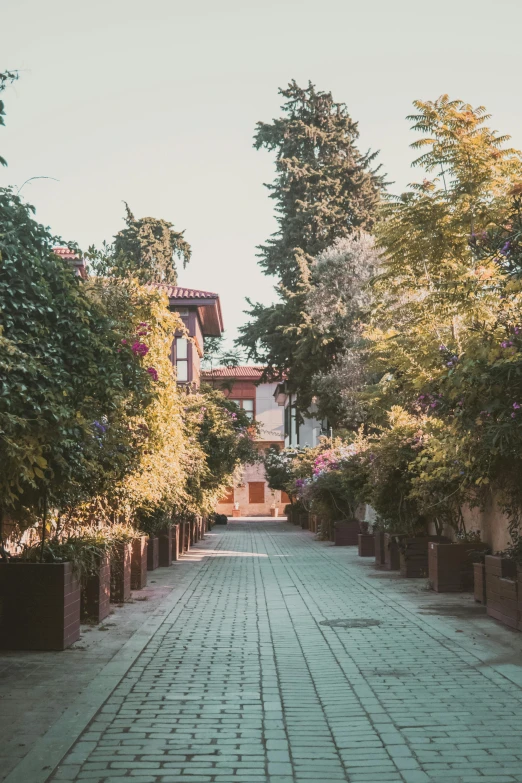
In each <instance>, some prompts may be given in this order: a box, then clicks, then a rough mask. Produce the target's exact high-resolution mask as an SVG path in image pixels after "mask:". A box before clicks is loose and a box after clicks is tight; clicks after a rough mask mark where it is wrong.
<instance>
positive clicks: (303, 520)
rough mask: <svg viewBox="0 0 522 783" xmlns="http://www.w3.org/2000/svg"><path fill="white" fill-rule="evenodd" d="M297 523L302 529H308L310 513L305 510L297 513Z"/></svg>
mask: <svg viewBox="0 0 522 783" xmlns="http://www.w3.org/2000/svg"><path fill="white" fill-rule="evenodd" d="M299 524H300V525H301V528H302V529H303V530H308V529H309V527H310V515H309V514H308V513H306V512H305V513H304V514H299Z"/></svg>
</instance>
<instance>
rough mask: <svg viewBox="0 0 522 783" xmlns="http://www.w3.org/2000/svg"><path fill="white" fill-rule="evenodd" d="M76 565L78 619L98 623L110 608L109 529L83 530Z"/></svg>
mask: <svg viewBox="0 0 522 783" xmlns="http://www.w3.org/2000/svg"><path fill="white" fill-rule="evenodd" d="M80 540H81V541H82V543H83V547H81V548H80V551H81V553H82V555H83V556H82V557H81V565H80V582H81V615H82V618H84V619H87V620H91V621H94V622H97V623H100V622H101V621H102V620H104V619H105V618H106V617H107V616H108V615H109V614H110V611H111V607H110V600H111V553H112V545H113V542H112V536H111V534H110V531H109V530H102V529H92V530H91V531H89V532H88V531H84V532H83V534H82V536H81V539H80Z"/></svg>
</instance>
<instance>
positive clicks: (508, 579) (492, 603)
mask: <svg viewBox="0 0 522 783" xmlns="http://www.w3.org/2000/svg"><path fill="white" fill-rule="evenodd" d="M486 601H487V604H486V606H487V610H488V615H489V616H490V617H494V618H495V620H499V621H500V622H501V623H504V625H508V626H509V627H510V628H518V626H519V617H518V615H519V608H518V607H519V604H518V575H517V567H516V564H515V562H514V561H513V560H508V559H507V558H505V557H498V556H496V555H486Z"/></svg>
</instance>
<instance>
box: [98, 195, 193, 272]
mask: <svg viewBox="0 0 522 783" xmlns="http://www.w3.org/2000/svg"><path fill="white" fill-rule="evenodd" d="M125 209H126V218H125V222H126V223H127V228H124V229H123V230H122V231H119V232H118V233H117V234H116V236H115V238H114V244H113V245H109V244H107V243H104V245H103V246H102V248H101V250H97V249H96V248H95V247H90V248H89V251H88V253H87V257H88V258H89V259H90V261H91V265H92V267H93V269H94V271H95V272H96V273H97V274H99V275H102V276H108V277H120V278H122V277H134V278H136V279H137V280H138V281H139V282H140V283H143V284H147V283H168V284H170V285H176V283H177V279H178V277H177V270H176V264H175V258H176V257H177V258H179V259H182V260H183V266H184V267H185V266H186V265H187V264H188V262H189V261H190V257H191V254H192V251H191V248H190V245H189V243H188V242H187V241H186V239H185V238H184V233H185V232H184V231H175V230H174V227H173V225H172V223H169V222H168V221H166V220H161V219H159V218H152V217H145V218H139V219H137V218H135V217H134V215H133V214H132V212H131V210H130V208H129V205H128V204H125Z"/></svg>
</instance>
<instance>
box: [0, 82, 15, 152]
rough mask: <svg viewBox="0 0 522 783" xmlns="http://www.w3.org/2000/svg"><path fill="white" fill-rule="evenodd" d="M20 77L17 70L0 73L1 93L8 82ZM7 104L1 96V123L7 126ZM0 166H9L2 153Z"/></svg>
mask: <svg viewBox="0 0 522 783" xmlns="http://www.w3.org/2000/svg"><path fill="white" fill-rule="evenodd" d="M17 79H18V73H17V72H16V71H4V72H3V73H0V94H1V93H3V92H4V90H5V88H6V87H7V85H8V84H12V82H14V81H16V80H17ZM4 117H5V104H4V102H3V100H2V99H1V98H0V125H4V126H5V120H4ZM0 166H7V161H6V160H5V158H3V157H2V156H1V155H0Z"/></svg>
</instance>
